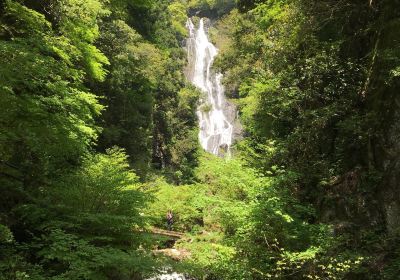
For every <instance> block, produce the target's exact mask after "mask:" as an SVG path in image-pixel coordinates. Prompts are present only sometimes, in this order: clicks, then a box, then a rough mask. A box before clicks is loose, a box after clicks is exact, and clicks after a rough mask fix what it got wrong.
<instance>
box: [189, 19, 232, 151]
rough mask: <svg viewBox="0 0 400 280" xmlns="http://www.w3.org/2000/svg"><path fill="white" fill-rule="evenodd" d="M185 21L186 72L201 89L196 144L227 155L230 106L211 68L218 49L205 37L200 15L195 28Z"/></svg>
mask: <svg viewBox="0 0 400 280" xmlns="http://www.w3.org/2000/svg"><path fill="white" fill-rule="evenodd" d="M186 25H187V28H188V30H189V38H188V40H187V50H188V62H189V63H188V64H189V65H188V73H187V74H188V75H187V76H188V79H189V80H190V81H191V82H192V84H193V85H195V86H196V87H197V88H199V89H200V90H201V91H202V92H203V93H204V96H202V97H201V99H200V106H199V107H198V110H197V115H198V118H199V127H200V132H199V140H200V144H201V146H202V147H203V148H204V149H205V150H206V151H208V152H210V153H212V154H215V155H220V156H222V155H225V154H228V155H229V153H230V147H231V144H232V135H233V124H232V121H233V120H230V119H229V117H228V115H229V114H227V112H228V111H229V110H230V109H231V107H232V106H231V105H230V104H229V103H228V101H227V100H226V98H225V95H224V87H223V86H222V83H221V80H222V74H220V73H214V72H213V71H212V69H211V67H212V64H213V61H214V58H215V56H216V55H217V52H218V50H217V48H216V47H215V46H214V45H213V44H212V43H211V42H210V41H209V40H208V38H207V34H206V31H205V28H204V19H200V23H199V27H198V28H197V29H196V28H195V26H194V24H193V22H192V20H191V19H188V21H187V24H186Z"/></svg>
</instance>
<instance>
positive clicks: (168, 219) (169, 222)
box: [167, 210, 174, 230]
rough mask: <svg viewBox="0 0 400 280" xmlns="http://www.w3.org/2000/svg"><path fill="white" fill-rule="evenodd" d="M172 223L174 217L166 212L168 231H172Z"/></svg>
mask: <svg viewBox="0 0 400 280" xmlns="http://www.w3.org/2000/svg"><path fill="white" fill-rule="evenodd" d="M173 223H174V216H173V215H172V211H171V210H168V212H167V228H168V230H172V224H173Z"/></svg>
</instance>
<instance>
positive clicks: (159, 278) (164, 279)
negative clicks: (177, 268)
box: [147, 272, 189, 280]
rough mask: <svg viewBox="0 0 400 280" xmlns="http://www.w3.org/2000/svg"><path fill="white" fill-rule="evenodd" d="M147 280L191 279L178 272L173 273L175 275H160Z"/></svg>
mask: <svg viewBox="0 0 400 280" xmlns="http://www.w3.org/2000/svg"><path fill="white" fill-rule="evenodd" d="M147 280H189V278H186V277H185V275H183V274H178V273H176V272H173V273H166V274H162V275H158V276H156V277H154V278H149V279H147Z"/></svg>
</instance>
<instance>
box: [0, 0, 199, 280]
mask: <svg viewBox="0 0 400 280" xmlns="http://www.w3.org/2000/svg"><path fill="white" fill-rule="evenodd" d="M169 5H170V4H169V3H167V2H166V1H164V2H162V1H160V2H159V3H158V2H157V3H155V2H146V1H100V0H91V1H81V0H65V1H52V0H50V1H29V0H26V1H11V0H7V1H4V2H3V1H2V2H1V13H0V49H1V51H0V61H1V67H0V94H1V95H0V104H1V107H2V110H1V113H0V114H1V124H0V131H1V132H0V157H1V162H0V174H1V177H0V181H1V187H0V193H1V195H0V205H1V206H0V225H1V226H0V228H1V234H0V236H1V238H0V247H1V249H0V252H1V253H0V278H1V279H25V278H30V279H133V278H135V279H136V278H139V277H142V275H143V274H146V273H154V272H155V271H156V268H155V267H156V262H155V260H154V258H152V257H150V255H149V251H148V245H149V244H148V241H147V240H148V239H147V238H146V236H145V235H144V234H143V233H141V231H143V227H144V226H145V224H146V218H145V217H144V216H143V214H142V212H143V208H144V207H145V205H146V203H147V201H148V200H149V196H148V195H146V194H145V193H144V192H143V191H141V184H140V183H139V181H140V180H139V179H141V180H144V178H145V177H144V175H145V174H146V173H147V172H148V171H149V170H150V168H152V165H151V163H154V167H155V168H156V169H157V170H159V171H158V172H163V173H165V174H167V177H168V178H169V180H171V181H175V182H177V183H180V182H183V181H190V180H191V178H192V177H193V174H192V173H193V170H192V167H193V166H195V165H196V164H197V160H196V157H197V156H196V155H197V149H198V148H197V145H198V144H197V139H196V136H195V135H196V119H195V114H194V107H195V105H196V101H197V96H198V93H197V91H196V90H195V89H193V88H191V87H188V86H186V85H185V82H184V79H183V74H182V71H181V69H182V68H183V65H184V61H185V59H184V58H185V53H184V51H183V50H182V48H181V46H180V43H179V42H180V40H182V38H184V37H183V36H185V34H184V33H185V32H184V30H183V29H184V28H183V27H182V24H183V23H182V16H181V17H180V18H177V17H176V15H175V14H172V12H173V11H175V10H174V8H171V9H169V8H168V6H169ZM174 5H175V6H176V3H175V4H174ZM170 11H172V12H170ZM182 12H183V13H184V14H186V10H183V11H182ZM138 13H144V14H147V16H146V20H144V21H143V22H142V25H140V26H139V25H137V24H136V23H137V22H138V19H140V18H141V16H138ZM176 104H178V106H176ZM96 142H98V144H96ZM115 145H116V146H119V147H122V148H123V149H119V148H116V147H114V148H112V147H113V146H115ZM110 148H111V149H110ZM96 150H97V151H99V152H96ZM178 167H179V170H178ZM131 168H135V172H136V173H137V174H140V175H143V176H142V177H141V178H139V177H138V176H137V175H136V174H135V172H133V171H132V170H131Z"/></svg>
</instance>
